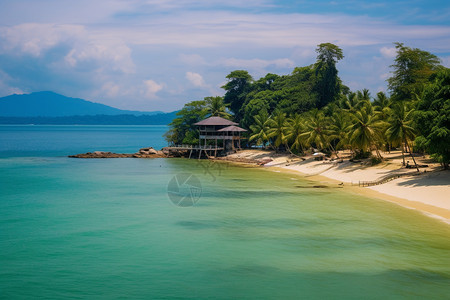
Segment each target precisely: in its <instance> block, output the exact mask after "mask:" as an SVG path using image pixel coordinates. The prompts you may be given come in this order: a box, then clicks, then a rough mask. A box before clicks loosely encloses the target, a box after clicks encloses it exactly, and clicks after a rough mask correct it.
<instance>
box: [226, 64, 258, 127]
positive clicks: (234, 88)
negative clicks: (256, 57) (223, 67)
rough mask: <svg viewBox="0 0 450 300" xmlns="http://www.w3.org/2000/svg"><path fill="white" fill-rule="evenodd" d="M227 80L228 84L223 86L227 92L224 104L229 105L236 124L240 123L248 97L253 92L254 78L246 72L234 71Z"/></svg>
mask: <svg viewBox="0 0 450 300" xmlns="http://www.w3.org/2000/svg"><path fill="white" fill-rule="evenodd" d="M226 78H227V79H228V82H227V83H226V84H225V85H224V86H222V88H223V89H225V91H226V93H225V96H224V103H225V104H228V105H229V107H230V110H231V111H232V112H233V113H234V118H235V120H236V122H240V121H241V118H242V111H241V108H242V105H243V104H244V101H245V98H246V95H247V94H248V93H249V92H250V91H251V83H252V82H253V78H252V76H250V74H248V72H247V71H244V70H236V71H233V72H231V73H230V74H228V75H227V77H226Z"/></svg>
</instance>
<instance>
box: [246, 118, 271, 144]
mask: <svg viewBox="0 0 450 300" xmlns="http://www.w3.org/2000/svg"><path fill="white" fill-rule="evenodd" d="M253 118H254V124H252V125H250V130H251V135H250V138H249V141H250V142H251V141H256V144H257V145H262V146H263V147H264V148H265V147H266V143H267V142H268V141H269V140H270V137H269V130H270V124H269V123H270V122H269V120H270V119H269V115H268V114H267V111H265V110H263V111H261V112H260V113H259V114H258V115H256V116H254V117H253Z"/></svg>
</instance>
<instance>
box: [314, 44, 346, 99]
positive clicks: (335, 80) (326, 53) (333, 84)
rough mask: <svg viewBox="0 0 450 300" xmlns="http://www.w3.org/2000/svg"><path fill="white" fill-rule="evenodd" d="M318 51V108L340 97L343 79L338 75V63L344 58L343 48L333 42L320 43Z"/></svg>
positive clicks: (316, 65)
mask: <svg viewBox="0 0 450 300" xmlns="http://www.w3.org/2000/svg"><path fill="white" fill-rule="evenodd" d="M316 52H317V53H318V55H317V61H316V63H315V70H316V86H315V89H314V90H315V91H316V92H317V94H318V101H317V108H321V107H323V106H325V105H327V104H328V103H330V102H333V101H334V100H337V99H338V96H339V94H340V91H341V80H340V79H339V77H338V70H337V68H336V63H337V62H338V61H339V60H341V59H343V58H344V55H343V53H342V49H341V48H339V47H338V46H336V45H334V44H331V43H323V44H320V45H319V46H318V47H317V49H316Z"/></svg>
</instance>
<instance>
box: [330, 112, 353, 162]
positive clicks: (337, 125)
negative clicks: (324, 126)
mask: <svg viewBox="0 0 450 300" xmlns="http://www.w3.org/2000/svg"><path fill="white" fill-rule="evenodd" d="M347 114H348V113H346V112H345V111H335V112H334V113H333V115H332V116H331V118H330V125H329V134H330V139H332V140H336V141H337V143H336V146H335V147H334V148H335V150H338V149H345V148H347V147H348V146H349V145H350V141H349V134H348V129H349V125H350V123H349V120H348V116H347ZM336 157H337V158H339V155H338V154H337V151H336Z"/></svg>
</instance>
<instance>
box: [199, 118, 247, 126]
mask: <svg viewBox="0 0 450 300" xmlns="http://www.w3.org/2000/svg"><path fill="white" fill-rule="evenodd" d="M194 125H201V126H204V125H210V126H214V125H218V126H231V125H238V123H234V122H233V121H230V120H227V119H224V118H221V117H209V118H207V119H204V120H202V121H200V122H197V123H194Z"/></svg>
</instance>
